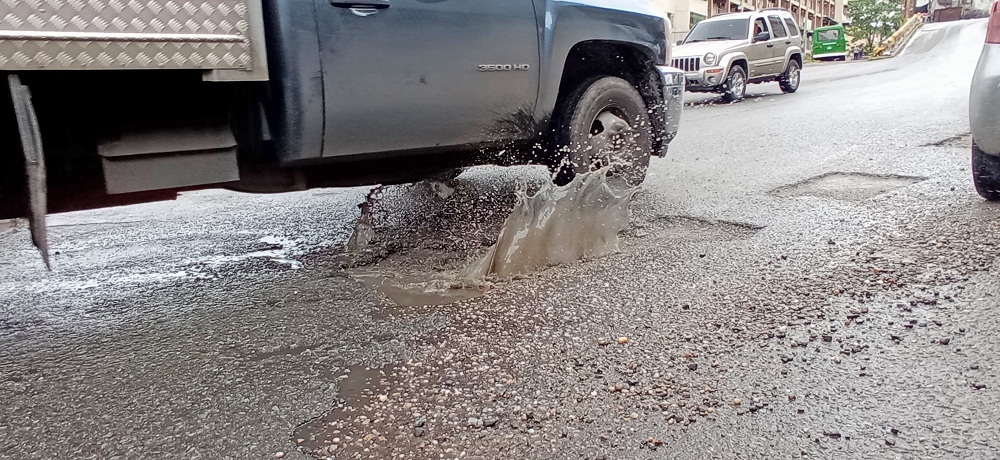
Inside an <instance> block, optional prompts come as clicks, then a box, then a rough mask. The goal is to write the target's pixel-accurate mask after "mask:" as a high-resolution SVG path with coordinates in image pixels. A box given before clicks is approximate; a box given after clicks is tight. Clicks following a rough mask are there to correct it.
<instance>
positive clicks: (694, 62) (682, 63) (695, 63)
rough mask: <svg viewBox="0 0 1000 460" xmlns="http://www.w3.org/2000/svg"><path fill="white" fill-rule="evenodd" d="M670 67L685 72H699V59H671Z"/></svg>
mask: <svg viewBox="0 0 1000 460" xmlns="http://www.w3.org/2000/svg"><path fill="white" fill-rule="evenodd" d="M670 65H671V66H672V67H677V68H678V69H681V70H683V71H685V72H697V71H699V70H701V58H698V57H682V58H673V59H672V60H671V61H670Z"/></svg>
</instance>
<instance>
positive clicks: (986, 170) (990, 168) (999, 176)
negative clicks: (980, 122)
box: [972, 141, 1000, 201]
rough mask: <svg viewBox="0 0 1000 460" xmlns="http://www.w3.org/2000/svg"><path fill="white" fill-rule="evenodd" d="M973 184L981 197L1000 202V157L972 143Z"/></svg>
mask: <svg viewBox="0 0 1000 460" xmlns="http://www.w3.org/2000/svg"><path fill="white" fill-rule="evenodd" d="M972 183H973V185H975V186H976V192H979V196H981V197H983V198H986V199H987V200H988V201H1000V157H997V156H993V155H990V154H988V153H986V152H983V151H982V150H979V146H977V145H976V142H975V141H972Z"/></svg>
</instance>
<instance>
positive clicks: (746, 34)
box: [672, 8, 803, 101]
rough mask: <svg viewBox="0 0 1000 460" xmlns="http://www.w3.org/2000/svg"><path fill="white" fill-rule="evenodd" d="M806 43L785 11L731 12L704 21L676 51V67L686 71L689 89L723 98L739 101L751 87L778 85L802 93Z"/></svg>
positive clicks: (793, 19)
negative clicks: (803, 44) (756, 84)
mask: <svg viewBox="0 0 1000 460" xmlns="http://www.w3.org/2000/svg"><path fill="white" fill-rule="evenodd" d="M802 54H803V53H802V38H801V35H800V32H799V27H798V24H796V22H795V18H793V17H792V15H791V14H790V13H789V12H788V11H786V10H784V9H781V8H769V9H765V10H762V11H757V12H747V13H730V14H724V15H721V16H715V17H713V18H710V19H706V20H704V21H701V22H699V23H698V24H697V25H696V26H695V27H694V28H693V29H691V32H689V33H688V35H687V37H685V38H684V40H682V41H680V42H678V44H677V46H676V47H675V48H674V58H673V61H672V63H673V64H672V65H673V66H674V67H677V68H679V69H681V70H683V71H684V75H685V79H686V82H687V90H688V91H692V92H712V93H721V94H722V95H723V97H724V98H725V100H727V101H738V100H740V99H743V97H744V95H745V94H746V86H747V84H749V83H764V82H769V81H777V82H778V83H779V84H780V85H781V90H782V91H784V92H786V93H794V92H795V91H796V90H798V89H799V81H800V76H801V71H802Z"/></svg>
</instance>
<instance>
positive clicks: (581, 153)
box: [573, 107, 641, 181]
mask: <svg viewBox="0 0 1000 460" xmlns="http://www.w3.org/2000/svg"><path fill="white" fill-rule="evenodd" d="M628 119H629V117H628V115H627V114H626V113H625V112H624V111H623V110H622V109H620V108H618V107H608V108H605V109H603V110H601V111H600V112H598V114H597V116H595V117H594V119H593V121H591V124H590V132H589V134H588V136H587V139H586V140H585V141H584V142H583V143H582V144H583V145H581V146H580V148H578V149H576V152H574V153H575V154H574V157H575V158H574V161H573V163H574V165H573V166H574V167H575V169H576V170H577V171H578V172H581V173H582V172H589V171H595V170H598V169H601V168H605V167H610V170H609V172H608V173H609V175H611V176H621V177H623V178H625V179H626V181H631V180H632V178H631V177H629V176H630V171H631V169H632V168H631V166H632V164H633V162H634V161H635V159H636V158H638V156H639V154H640V153H641V152H640V147H639V142H638V140H637V139H636V132H635V129H634V128H633V127H632V124H631V123H629V121H628Z"/></svg>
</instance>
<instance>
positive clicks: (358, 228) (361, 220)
mask: <svg viewBox="0 0 1000 460" xmlns="http://www.w3.org/2000/svg"><path fill="white" fill-rule="evenodd" d="M384 190H385V186H384V185H380V186H378V187H375V188H373V189H371V190H370V191H369V192H368V196H367V197H365V201H364V202H363V203H361V205H360V207H361V216H359V217H358V222H357V223H355V224H354V231H353V232H351V237H350V238H348V240H347V245H346V246H347V250H348V251H350V252H357V251H360V250H362V249H364V248H365V247H367V246H368V245H369V244H371V242H372V240H373V239H375V226H374V224H372V213H374V210H375V203H376V202H377V201H378V199H379V198H380V197H381V196H382V192H383V191H384Z"/></svg>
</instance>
